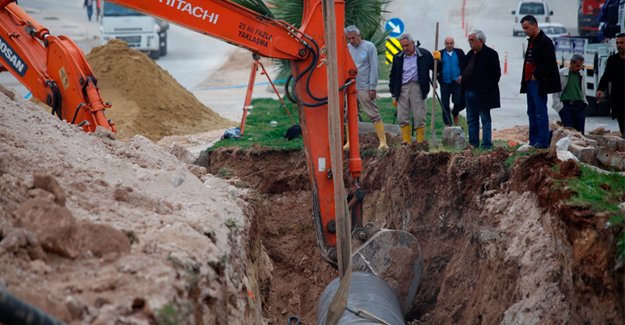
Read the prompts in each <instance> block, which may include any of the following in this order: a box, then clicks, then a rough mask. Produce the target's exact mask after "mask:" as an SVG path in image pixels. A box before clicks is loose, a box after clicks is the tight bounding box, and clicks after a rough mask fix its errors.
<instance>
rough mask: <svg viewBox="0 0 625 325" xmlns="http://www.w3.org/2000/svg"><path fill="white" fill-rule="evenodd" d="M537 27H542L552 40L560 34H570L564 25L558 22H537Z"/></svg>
mask: <svg viewBox="0 0 625 325" xmlns="http://www.w3.org/2000/svg"><path fill="white" fill-rule="evenodd" d="M538 27H539V28H540V29H542V31H543V32H544V33H545V35H547V37H549V38H551V39H552V40H553V39H554V38H556V37H561V36H571V34H570V33H569V32H568V31H567V30H566V27H564V25H562V24H558V23H544V24H538Z"/></svg>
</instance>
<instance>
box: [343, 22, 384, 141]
mask: <svg viewBox="0 0 625 325" xmlns="http://www.w3.org/2000/svg"><path fill="white" fill-rule="evenodd" d="M345 37H347V41H348V43H349V44H348V45H347V47H348V48H349V54H350V55H351V56H352V59H353V60H354V63H355V64H356V67H357V68H358V74H357V75H356V90H358V103H359V104H360V108H362V110H363V111H364V112H365V113H366V114H367V116H369V119H371V122H373V127H374V128H375V133H376V135H377V136H378V140H379V141H380V146H379V147H378V149H387V148H388V145H387V144H386V134H385V133H384V123H383V122H382V117H381V116H380V111H379V109H378V105H377V104H376V102H375V99H376V97H377V93H376V90H375V88H376V87H377V86H378V51H377V49H376V47H375V45H373V43H371V42H369V41H366V40H363V39H362V38H361V37H360V30H359V29H358V27H356V26H353V25H352V26H348V27H346V28H345ZM343 149H344V150H348V149H349V141H348V142H347V144H345V146H343Z"/></svg>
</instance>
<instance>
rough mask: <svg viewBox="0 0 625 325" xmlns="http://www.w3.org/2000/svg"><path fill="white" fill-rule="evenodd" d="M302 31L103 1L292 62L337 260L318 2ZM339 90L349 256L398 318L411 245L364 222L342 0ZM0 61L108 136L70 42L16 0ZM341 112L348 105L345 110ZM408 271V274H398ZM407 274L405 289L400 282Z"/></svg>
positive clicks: (331, 256) (209, 13) (205, 6)
mask: <svg viewBox="0 0 625 325" xmlns="http://www.w3.org/2000/svg"><path fill="white" fill-rule="evenodd" d="M301 1H302V2H303V8H304V9H303V15H302V22H301V25H300V26H301V27H299V28H296V27H294V26H292V25H290V24H288V23H287V22H285V21H281V20H276V19H273V18H270V17H266V16H263V15H261V14H259V13H257V12H254V11H252V10H250V9H247V8H245V7H243V6H241V5H239V4H236V3H233V2H231V1H227V0H110V2H112V3H116V4H119V5H123V6H126V7H129V8H132V9H134V10H137V11H140V12H143V13H145V14H149V15H152V16H157V17H159V18H162V19H164V20H167V21H169V22H172V23H175V24H178V25H181V26H183V27H186V28H188V29H191V30H194V31H197V32H199V33H202V34H206V35H208V36H211V37H215V38H218V39H221V40H223V41H226V42H228V43H231V44H234V45H236V46H239V47H242V48H245V49H248V50H249V51H251V52H252V53H253V54H255V55H259V56H264V57H269V58H275V59H286V60H289V61H290V62H291V68H292V75H291V76H290V77H289V78H288V81H287V85H286V89H287V93H288V95H289V96H290V97H291V98H292V99H293V100H295V101H296V102H297V103H298V106H299V108H300V123H301V127H302V135H303V139H304V147H305V151H306V157H307V164H308V171H309V178H310V181H311V183H312V193H313V210H314V211H313V219H314V222H315V225H316V232H317V239H318V242H319V247H320V250H321V254H322V256H323V257H324V258H325V259H326V260H327V261H329V262H330V263H333V264H336V263H337V250H336V246H337V235H336V223H335V220H336V218H335V199H334V192H335V189H334V185H333V177H336V176H338V177H341V176H342V175H332V163H333V162H332V161H331V159H330V138H329V132H328V122H329V117H328V109H329V106H328V89H327V85H328V76H327V68H326V64H325V62H326V57H325V45H326V44H325V40H324V39H325V37H324V35H325V34H324V33H325V30H324V19H323V13H322V5H323V1H322V0H301ZM334 2H335V7H336V19H337V20H336V25H337V26H339V28H337V49H338V50H337V51H338V53H337V54H338V56H337V60H338V68H339V69H338V80H339V84H340V88H339V93H340V96H341V98H343V99H344V100H340V101H339V102H340V105H339V106H340V108H339V109H340V116H341V120H342V121H343V120H344V119H345V116H344V111H345V108H346V111H347V124H348V126H349V128H348V130H349V134H348V141H349V142H350V148H351V150H350V152H349V171H350V174H351V179H352V180H353V182H352V184H350V186H349V188H350V193H349V196H348V198H349V208H350V210H351V218H352V228H353V232H352V235H353V236H354V237H355V238H357V239H358V240H359V241H360V242H361V243H362V245H360V247H359V248H358V250H357V251H356V252H355V253H354V255H353V259H352V260H353V261H354V263H353V264H354V267H355V268H356V269H357V270H363V271H368V272H370V273H373V274H375V275H376V276H379V277H381V278H383V279H385V281H386V282H387V283H388V284H389V285H390V286H391V287H393V289H394V290H395V291H396V292H397V293H398V296H399V297H400V298H401V299H402V300H404V301H402V308H403V309H404V310H403V312H407V310H405V309H406V308H407V305H409V304H410V303H411V302H412V301H411V298H414V294H415V290H416V285H417V284H418V281H419V275H420V272H421V271H420V270H421V267H422V262H421V259H420V256H419V255H420V254H419V247H418V244H417V242H416V239H415V238H414V237H413V236H412V235H411V234H409V233H407V232H404V231H400V230H386V229H376V227H374V226H372V225H370V224H368V225H363V217H362V199H363V197H364V191H363V190H362V189H360V186H359V178H360V175H361V172H362V162H361V159H360V152H359V144H358V126H357V125H358V115H357V114H358V111H357V102H356V86H355V82H354V80H355V76H356V74H357V69H356V67H355V65H354V63H353V61H352V59H351V57H350V56H349V54H348V53H349V52H348V50H347V43H346V39H345V37H344V33H343V29H342V28H340V26H344V13H345V3H344V1H343V0H335V1H334ZM0 52H1V55H0V56H1V57H2V60H0V64H1V65H2V68H3V69H4V70H8V71H9V72H11V73H12V74H13V75H14V76H15V77H16V78H17V79H19V80H20V81H21V82H22V83H23V84H24V85H25V86H26V87H27V88H28V89H29V90H30V91H31V92H32V94H33V96H34V97H36V98H37V99H39V100H41V101H43V102H45V103H47V104H48V105H50V106H51V107H52V112H53V113H54V114H56V115H57V116H58V117H59V118H61V119H63V120H66V121H67V122H70V123H73V124H77V125H79V126H81V127H82V128H83V129H84V130H85V131H94V130H95V129H96V127H103V128H106V129H109V130H111V131H113V132H115V125H114V124H113V123H112V122H111V121H109V120H107V119H106V117H105V115H104V110H105V109H106V108H107V107H108V106H107V105H106V104H104V103H103V101H102V99H101V98H100V95H99V93H98V90H97V78H96V77H95V76H94V74H93V71H92V70H91V68H90V67H89V65H88V64H87V62H86V60H85V57H84V55H83V53H82V52H81V51H80V50H79V49H78V47H77V46H76V44H75V43H74V42H72V41H71V40H69V39H67V38H65V37H63V36H59V37H56V36H53V35H51V34H50V32H49V31H48V30H47V29H46V28H45V27H43V26H41V25H40V24H38V23H37V22H35V21H34V20H33V19H32V18H31V17H29V16H28V15H27V14H26V12H24V11H23V10H22V9H21V8H20V7H19V6H18V5H17V4H16V3H15V0H0ZM345 105H347V107H345ZM408 274H413V276H407V275H408ZM406 276H407V277H408V280H409V282H410V283H400V279H404V278H406Z"/></svg>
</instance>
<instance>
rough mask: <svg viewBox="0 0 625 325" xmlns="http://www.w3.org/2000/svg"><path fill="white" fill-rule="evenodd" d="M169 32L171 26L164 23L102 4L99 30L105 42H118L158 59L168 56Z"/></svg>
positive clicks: (134, 11)
mask: <svg viewBox="0 0 625 325" xmlns="http://www.w3.org/2000/svg"><path fill="white" fill-rule="evenodd" d="M168 29H169V23H168V22H167V21H165V20H162V19H158V18H155V17H152V16H150V15H146V14H143V13H141V12H138V11H136V10H133V9H130V8H127V7H124V6H120V5H117V4H114V3H111V2H109V1H103V8H102V19H100V31H101V33H102V41H103V42H104V43H106V42H108V41H109V40H111V39H119V40H122V41H124V42H126V43H128V47H131V48H133V49H136V50H139V51H141V52H145V53H147V54H148V55H149V56H150V57H151V58H152V59H154V60H156V59H158V58H160V57H161V56H165V55H167V30H168Z"/></svg>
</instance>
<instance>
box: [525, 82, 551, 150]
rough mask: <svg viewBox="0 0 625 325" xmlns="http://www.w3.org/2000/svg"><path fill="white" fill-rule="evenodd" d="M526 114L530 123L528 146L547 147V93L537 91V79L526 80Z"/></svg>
mask: <svg viewBox="0 0 625 325" xmlns="http://www.w3.org/2000/svg"><path fill="white" fill-rule="evenodd" d="M527 116H528V117H529V124H530V146H532V147H535V148H549V144H550V143H549V142H550V141H549V116H548V115H547V95H541V94H540V93H539V91H538V81H536V80H530V81H528V82H527Z"/></svg>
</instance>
